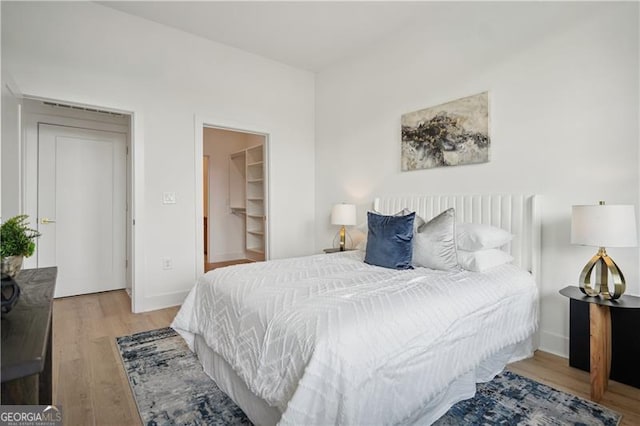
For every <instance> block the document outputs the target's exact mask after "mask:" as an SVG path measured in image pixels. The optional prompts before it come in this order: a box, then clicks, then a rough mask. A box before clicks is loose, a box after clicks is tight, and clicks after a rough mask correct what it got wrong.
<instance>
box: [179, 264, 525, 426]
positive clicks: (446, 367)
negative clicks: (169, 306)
mask: <svg viewBox="0 0 640 426" xmlns="http://www.w3.org/2000/svg"><path fill="white" fill-rule="evenodd" d="M536 298H537V290H536V286H535V284H534V282H533V280H532V279H531V276H530V275H529V274H528V273H526V272H524V271H522V270H520V269H519V268H517V267H515V266H512V265H504V266H501V267H498V268H495V269H493V270H491V271H487V272H485V273H474V272H467V271H455V272H441V271H432V270H428V269H424V268H417V269H415V270H411V271H395V270H389V269H384V268H378V267H375V266H370V265H367V264H365V263H363V262H362V253H360V252H347V253H340V254H332V255H317V256H309V257H304V258H296V259H283V260H276V261H271V262H265V263H256V264H249V265H240V266H234V267H229V268H223V269H219V270H216V271H213V272H212V273H209V274H206V275H205V276H204V277H202V278H201V279H200V280H199V281H198V283H197V284H196V286H195V287H194V288H193V290H192V291H191V292H190V294H189V296H188V297H187V299H186V300H185V303H184V304H183V307H182V308H181V310H180V312H179V313H178V315H177V316H176V319H175V320H174V323H173V327H174V328H175V329H176V330H177V331H178V332H179V333H180V334H181V335H182V336H183V337H184V338H185V340H186V341H187V343H188V344H189V346H190V347H191V348H192V349H193V346H194V336H195V335H200V336H202V337H203V339H204V341H205V342H206V344H207V346H209V347H210V348H211V349H212V350H213V351H214V352H215V353H217V354H219V355H220V356H221V357H222V358H223V359H224V360H225V361H226V362H227V363H228V364H229V365H230V366H231V367H232V368H233V370H234V372H235V374H237V376H238V377H239V378H240V379H241V380H242V381H244V383H245V384H246V385H247V388H248V389H249V390H250V391H251V392H252V393H253V394H254V395H256V396H257V397H258V398H260V399H261V400H263V401H265V402H266V403H267V404H268V405H270V406H272V407H275V408H276V409H277V410H278V411H279V412H281V413H282V417H281V418H280V424H282V425H295V424H309V425H311V424H323V425H325V424H402V423H408V422H411V421H412V420H417V419H421V418H424V417H425V414H426V413H425V407H428V406H429V403H430V401H433V400H434V399H436V398H437V396H438V395H439V394H441V393H442V392H443V391H444V390H446V389H447V388H448V386H449V385H450V384H451V383H452V382H454V380H455V379H457V378H460V377H462V376H463V375H464V374H466V373H468V372H470V371H473V370H474V369H476V367H478V366H479V365H480V364H481V363H482V362H483V361H485V360H487V359H489V358H490V357H491V356H492V355H494V354H496V353H498V352H499V351H500V350H502V349H504V348H506V347H508V346H511V345H514V344H516V343H518V342H522V341H525V340H527V339H528V338H529V337H530V336H531V335H532V333H533V332H534V331H535V328H536V325H537V310H536V306H537V304H536Z"/></svg>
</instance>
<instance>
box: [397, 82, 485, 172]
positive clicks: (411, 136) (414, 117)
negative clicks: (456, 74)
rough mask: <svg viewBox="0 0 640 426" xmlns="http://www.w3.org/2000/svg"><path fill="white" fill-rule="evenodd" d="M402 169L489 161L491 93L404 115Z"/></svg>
mask: <svg viewBox="0 0 640 426" xmlns="http://www.w3.org/2000/svg"><path fill="white" fill-rule="evenodd" d="M401 143H402V171H409V170H419V169H430V168H433V167H444V166H458V165H461V164H476V163H486V162H488V161H489V148H490V146H491V139H490V137H489V93H488V92H483V93H480V94H477V95H473V96H468V97H466V98H462V99H457V100H455V101H451V102H447V103H444V104H441V105H438V106H434V107H431V108H426V109H422V110H420V111H415V112H410V113H408V114H404V115H403V116H402V142H401Z"/></svg>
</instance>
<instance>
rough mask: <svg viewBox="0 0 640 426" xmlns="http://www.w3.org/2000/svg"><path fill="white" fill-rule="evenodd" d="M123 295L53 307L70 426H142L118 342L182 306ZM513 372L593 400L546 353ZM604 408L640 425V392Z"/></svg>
mask: <svg viewBox="0 0 640 426" xmlns="http://www.w3.org/2000/svg"><path fill="white" fill-rule="evenodd" d="M130 305H131V302H130V299H129V296H128V295H127V293H126V292H125V291H124V290H122V291H110V292H105V293H96V294H90V295H86V296H76V297H68V298H63V299H56V300H55V301H54V308H53V352H54V353H53V380H54V385H53V394H54V401H55V404H57V405H61V406H62V407H63V412H64V424H65V425H70V426H71V425H72V426H76V425H83V426H85V425H87V426H88V425H120V426H126V425H140V424H141V421H140V417H139V416H138V411H137V409H136V405H135V401H134V400H133V396H132V394H131V389H130V388H129V383H128V381H127V377H126V375H125V373H124V370H123V368H122V363H121V361H120V355H119V353H118V350H117V348H116V345H115V337H117V336H124V335H127V334H132V333H137V332H140V331H145V330H152V329H156V328H161V327H167V326H168V325H169V324H170V323H171V321H172V320H173V317H174V316H175V314H176V312H177V311H178V308H177V307H174V308H168V309H162V310H159V311H154V312H148V313H144V314H132V313H131V309H130ZM509 368H510V369H511V370H512V371H514V372H516V373H518V374H522V375H523V376H527V377H530V378H532V379H535V380H537V381H539V382H542V383H546V384H548V385H550V386H552V387H554V388H557V389H561V390H564V391H566V392H569V393H572V394H575V395H578V396H581V397H583V398H588V397H589V374H588V373H586V372H583V371H580V370H576V369H574V368H571V367H569V366H568V362H567V360H566V359H564V358H560V357H558V356H555V355H551V354H548V353H545V352H541V351H538V352H536V355H535V357H533V358H532V359H528V360H525V361H520V362H518V363H515V364H512V365H511V366H510V367H509ZM602 404H603V405H605V406H607V407H610V408H611V409H613V410H616V411H617V412H619V413H621V414H623V415H624V417H623V421H622V425H629V426H631V425H639V424H640V389H636V388H633V387H630V386H626V385H622V384H620V383H616V382H610V383H609V390H608V391H607V393H605V395H604V399H603V401H602Z"/></svg>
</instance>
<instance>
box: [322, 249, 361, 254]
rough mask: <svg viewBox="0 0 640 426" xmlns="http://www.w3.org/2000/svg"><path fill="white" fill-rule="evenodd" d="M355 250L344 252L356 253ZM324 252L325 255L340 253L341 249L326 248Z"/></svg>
mask: <svg viewBox="0 0 640 426" xmlns="http://www.w3.org/2000/svg"><path fill="white" fill-rule="evenodd" d="M354 250H355V249H344V250H342V251H354ZM322 251H324V252H325V253H340V249H339V248H326V249H323V250H322Z"/></svg>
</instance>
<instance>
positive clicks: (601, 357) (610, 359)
mask: <svg viewBox="0 0 640 426" xmlns="http://www.w3.org/2000/svg"><path fill="white" fill-rule="evenodd" d="M560 294H562V295H563V296H565V297H568V298H569V299H571V300H570V326H569V328H570V331H569V333H570V336H569V365H570V366H572V367H575V368H579V369H581V370H585V371H589V372H590V375H591V399H592V400H593V401H596V402H598V401H600V400H601V399H602V395H603V393H604V392H605V391H606V390H607V385H608V381H609V378H611V379H613V380H615V381H617V382H621V383H625V384H628V385H631V386H635V387H640V365H639V364H638V361H637V360H638V357H640V343H639V339H638V337H637V330H638V328H640V297H637V296H630V295H623V296H622V297H620V298H619V299H616V300H609V299H604V298H601V297H589V296H587V295H585V294H584V293H582V292H581V291H580V289H579V288H578V287H575V286H569V287H565V288H563V289H562V290H560Z"/></svg>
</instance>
